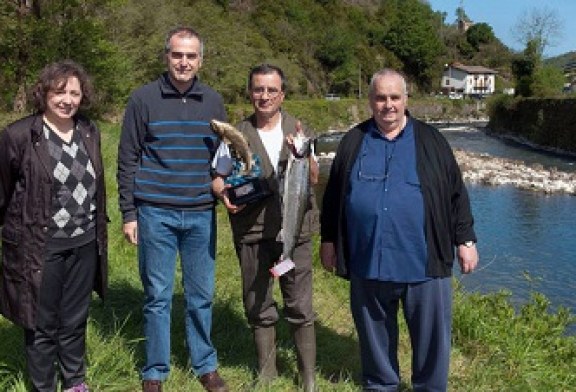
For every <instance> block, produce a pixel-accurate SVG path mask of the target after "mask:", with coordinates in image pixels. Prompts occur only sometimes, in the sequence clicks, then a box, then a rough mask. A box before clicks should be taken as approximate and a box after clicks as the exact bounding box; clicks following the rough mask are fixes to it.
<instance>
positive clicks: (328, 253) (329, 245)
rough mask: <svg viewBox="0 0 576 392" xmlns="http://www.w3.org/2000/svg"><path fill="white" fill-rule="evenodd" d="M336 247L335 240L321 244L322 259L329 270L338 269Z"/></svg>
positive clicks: (325, 267) (323, 264)
mask: <svg viewBox="0 0 576 392" xmlns="http://www.w3.org/2000/svg"><path fill="white" fill-rule="evenodd" d="M336 259H337V258H336V247H335V246H334V243H333V242H322V243H321V244H320V261H321V262H322V266H323V267H324V269H325V270H326V271H328V272H332V273H334V272H335V271H336Z"/></svg>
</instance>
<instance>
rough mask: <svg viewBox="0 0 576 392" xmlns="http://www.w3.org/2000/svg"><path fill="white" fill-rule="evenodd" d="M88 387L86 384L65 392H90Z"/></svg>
mask: <svg viewBox="0 0 576 392" xmlns="http://www.w3.org/2000/svg"><path fill="white" fill-rule="evenodd" d="M89 391H90V390H89V389H88V385H86V383H85V382H83V383H82V384H78V385H75V386H73V387H72V388H68V389H65V390H64V392H89Z"/></svg>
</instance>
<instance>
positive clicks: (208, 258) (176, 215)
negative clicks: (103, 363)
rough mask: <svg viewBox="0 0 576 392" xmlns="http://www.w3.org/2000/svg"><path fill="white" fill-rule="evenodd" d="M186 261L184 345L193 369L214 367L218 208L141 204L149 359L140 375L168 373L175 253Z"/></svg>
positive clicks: (161, 377)
mask: <svg viewBox="0 0 576 392" xmlns="http://www.w3.org/2000/svg"><path fill="white" fill-rule="evenodd" d="M178 253H179V254H180V261H181V264H182V286H183V288H184V299H185V306H186V309H185V321H186V343H187V344H188V350H189V353H190V363H191V365H192V369H193V370H194V373H196V374H197V375H203V374H205V373H208V372H211V371H214V370H216V368H217V357H216V350H215V349H214V346H213V345H212V341H211V339H210V331H211V328H212V298H213V294H214V254H215V215H214V210H212V209H210V210H208V211H185V210H172V209H166V208H158V207H152V206H141V207H139V208H138V262H139V268H140V278H141V280H142V285H143V287H144V295H145V300H144V307H143V312H144V336H145V338H146V343H145V350H146V361H145V364H144V367H143V369H142V379H144V380H161V381H164V380H165V379H166V378H167V377H168V373H169V371H170V313H171V308H172V295H173V291H174V276H175V272H176V256H177V254H178Z"/></svg>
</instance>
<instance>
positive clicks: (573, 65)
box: [564, 60, 576, 89]
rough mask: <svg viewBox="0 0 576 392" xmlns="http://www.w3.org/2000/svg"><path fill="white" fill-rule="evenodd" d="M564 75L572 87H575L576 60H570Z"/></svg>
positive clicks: (565, 66)
mask: <svg viewBox="0 0 576 392" xmlns="http://www.w3.org/2000/svg"><path fill="white" fill-rule="evenodd" d="M564 76H565V77H566V80H567V81H568V83H569V84H570V85H571V88H572V89H574V85H575V84H576V60H572V61H569V62H567V63H566V65H564Z"/></svg>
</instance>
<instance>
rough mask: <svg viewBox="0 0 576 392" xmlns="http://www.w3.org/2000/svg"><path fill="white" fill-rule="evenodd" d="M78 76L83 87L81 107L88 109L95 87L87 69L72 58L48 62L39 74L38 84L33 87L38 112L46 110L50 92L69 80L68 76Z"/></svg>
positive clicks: (33, 97)
mask: <svg viewBox="0 0 576 392" xmlns="http://www.w3.org/2000/svg"><path fill="white" fill-rule="evenodd" d="M70 77H76V78H77V79H78V81H79V82H80V88H81V89H82V100H81V101H80V107H81V108H83V109H86V108H88V107H89V106H90V104H91V103H92V99H93V96H94V88H93V86H92V81H91V80H90V76H89V75H88V73H87V72H86V70H85V69H84V68H83V67H82V66H81V65H80V64H78V63H76V62H75V61H72V60H63V61H58V62H55V63H52V64H48V65H47V66H46V67H44V69H42V71H40V75H39V76H38V80H37V81H36V84H35V85H34V87H33V88H32V103H33V105H34V108H35V109H36V111H37V112H38V113H44V111H46V97H47V95H48V92H49V91H51V90H56V89H59V88H61V87H63V85H65V84H66V83H67V82H68V78H70Z"/></svg>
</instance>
